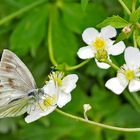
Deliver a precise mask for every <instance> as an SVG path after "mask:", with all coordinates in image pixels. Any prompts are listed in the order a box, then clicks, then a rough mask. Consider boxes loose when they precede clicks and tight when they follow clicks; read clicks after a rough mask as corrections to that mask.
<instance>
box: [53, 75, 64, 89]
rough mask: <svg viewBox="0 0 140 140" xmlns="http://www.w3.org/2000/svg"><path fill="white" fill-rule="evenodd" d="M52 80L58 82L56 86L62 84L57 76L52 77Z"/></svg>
mask: <svg viewBox="0 0 140 140" xmlns="http://www.w3.org/2000/svg"><path fill="white" fill-rule="evenodd" d="M54 81H55V82H56V83H57V84H58V86H59V87H60V86H62V80H61V79H60V78H58V77H56V78H54Z"/></svg>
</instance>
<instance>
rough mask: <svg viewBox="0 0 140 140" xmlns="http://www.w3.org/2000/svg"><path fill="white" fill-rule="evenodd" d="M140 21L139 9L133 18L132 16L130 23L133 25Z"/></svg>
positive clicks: (139, 8) (133, 14) (132, 15)
mask: <svg viewBox="0 0 140 140" xmlns="http://www.w3.org/2000/svg"><path fill="white" fill-rule="evenodd" d="M139 19H140V7H138V8H137V10H136V11H134V12H133V13H132V14H131V16H130V22H131V23H136V22H138V21H139Z"/></svg>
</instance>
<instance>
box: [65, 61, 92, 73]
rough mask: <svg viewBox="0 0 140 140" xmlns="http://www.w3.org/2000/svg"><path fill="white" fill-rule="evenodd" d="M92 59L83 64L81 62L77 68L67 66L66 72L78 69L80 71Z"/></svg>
mask: <svg viewBox="0 0 140 140" xmlns="http://www.w3.org/2000/svg"><path fill="white" fill-rule="evenodd" d="M90 60H91V59H87V60H85V61H83V62H81V63H80V64H77V65H75V66H66V68H65V70H66V71H71V70H76V69H79V68H81V67H82V66H84V65H85V64H87V63H88V62H89V61H90Z"/></svg>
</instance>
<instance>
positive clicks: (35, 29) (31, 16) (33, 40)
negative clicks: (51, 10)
mask: <svg viewBox="0 0 140 140" xmlns="http://www.w3.org/2000/svg"><path fill="white" fill-rule="evenodd" d="M46 8H47V7H46V6H44V7H40V8H37V9H34V10H33V11H31V12H30V13H28V14H27V16H25V18H23V19H22V21H21V22H19V23H18V25H17V27H16V28H15V30H14V32H13V33H12V35H11V38H10V44H11V46H10V48H11V50H13V51H14V52H16V53H17V54H19V55H26V54H27V53H28V52H29V51H30V50H31V49H34V51H35V50H36V49H37V48H38V47H39V45H40V43H41V41H42V39H43V37H44V33H45V25H46V21H47V10H46Z"/></svg>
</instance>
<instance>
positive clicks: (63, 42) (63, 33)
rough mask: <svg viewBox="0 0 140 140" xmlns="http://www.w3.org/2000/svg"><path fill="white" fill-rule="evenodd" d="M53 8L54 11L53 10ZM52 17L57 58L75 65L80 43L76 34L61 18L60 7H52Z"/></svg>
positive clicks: (53, 39)
mask: <svg viewBox="0 0 140 140" xmlns="http://www.w3.org/2000/svg"><path fill="white" fill-rule="evenodd" d="M52 10H53V11H52ZM51 12H52V13H53V14H52V15H51V17H52V26H51V27H52V45H53V50H54V54H55V58H56V60H57V62H59V63H67V64H70V65H74V64H75V63H76V59H75V57H76V55H77V54H76V52H77V50H78V43H77V40H76V36H75V35H74V34H73V33H72V32H71V31H70V30H69V29H68V28H67V27H66V26H65V24H64V23H63V21H62V20H61V17H60V16H61V15H60V13H59V11H58V9H51ZM58 21H59V22H58Z"/></svg>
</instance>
